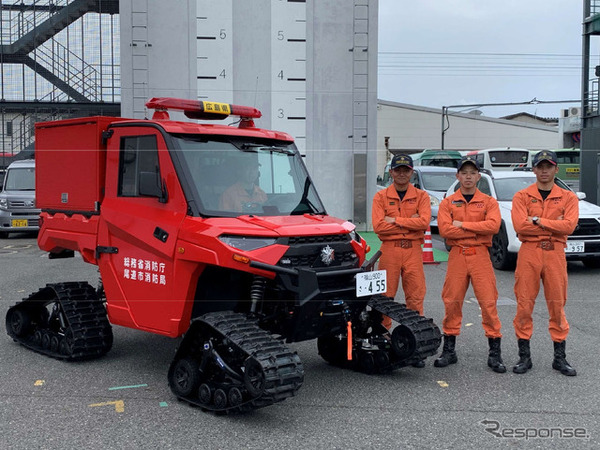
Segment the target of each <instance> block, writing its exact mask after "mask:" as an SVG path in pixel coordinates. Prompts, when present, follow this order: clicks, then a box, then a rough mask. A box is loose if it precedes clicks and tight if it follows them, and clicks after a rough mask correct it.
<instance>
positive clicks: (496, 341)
mask: <svg viewBox="0 0 600 450" xmlns="http://www.w3.org/2000/svg"><path fill="white" fill-rule="evenodd" d="M500 341H501V338H488V343H489V344H490V353H489V356H488V367H491V368H492V370H493V371H494V372H497V373H504V372H506V366H505V365H504V363H503V362H502V356H500Z"/></svg>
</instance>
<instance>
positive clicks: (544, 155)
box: [533, 150, 558, 167]
mask: <svg viewBox="0 0 600 450" xmlns="http://www.w3.org/2000/svg"><path fill="white" fill-rule="evenodd" d="M542 161H548V162H549V163H550V164H552V165H554V166H556V165H558V160H557V158H556V153H554V152H553V151H550V150H542V151H541V152H537V153H536V154H535V155H534V157H533V167H535V166H537V165H538V164H539V163H541V162H542Z"/></svg>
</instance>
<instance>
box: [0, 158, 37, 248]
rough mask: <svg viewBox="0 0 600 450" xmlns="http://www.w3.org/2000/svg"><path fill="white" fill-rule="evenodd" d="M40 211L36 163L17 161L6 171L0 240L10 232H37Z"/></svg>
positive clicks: (0, 198)
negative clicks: (36, 186)
mask: <svg viewBox="0 0 600 450" xmlns="http://www.w3.org/2000/svg"><path fill="white" fill-rule="evenodd" d="M39 224H40V210H39V209H36V207H35V161H34V160H32V159H28V160H23V161H15V162H13V163H12V164H11V165H10V166H8V168H7V169H6V174H5V175H4V186H3V187H2V191H1V192H0V238H7V237H8V233H9V232H16V231H37V230H39Z"/></svg>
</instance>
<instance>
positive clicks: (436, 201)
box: [429, 194, 440, 206]
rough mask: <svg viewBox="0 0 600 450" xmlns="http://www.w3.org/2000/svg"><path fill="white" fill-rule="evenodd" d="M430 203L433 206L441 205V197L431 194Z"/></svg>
mask: <svg viewBox="0 0 600 450" xmlns="http://www.w3.org/2000/svg"><path fill="white" fill-rule="evenodd" d="M429 203H430V204H431V206H440V199H439V198H437V197H436V196H435V195H431V194H429Z"/></svg>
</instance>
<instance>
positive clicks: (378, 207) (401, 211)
mask: <svg viewBox="0 0 600 450" xmlns="http://www.w3.org/2000/svg"><path fill="white" fill-rule="evenodd" d="M413 172H414V170H413V160H412V158H411V157H410V156H408V155H396V156H394V157H393V158H392V162H391V164H390V175H391V177H392V180H393V183H392V184H391V185H390V186H388V187H387V188H386V189H382V190H381V191H379V192H377V194H375V197H373V208H372V213H371V215H372V220H373V229H374V230H375V233H377V236H378V237H379V239H380V240H381V242H382V244H381V253H382V254H381V258H380V259H379V269H382V270H386V271H387V277H386V278H387V291H386V295H387V296H388V297H391V298H394V297H395V296H396V291H397V290H398V284H399V281H400V277H402V289H403V291H404V298H405V299H406V307H407V308H409V309H412V310H414V311H417V312H418V313H419V314H421V315H423V301H424V300H425V292H426V290H427V287H426V285H425V272H424V270H423V255H422V252H423V251H422V249H421V244H422V243H423V242H424V235H425V231H426V230H427V228H428V227H429V222H430V221H431V200H430V199H429V194H427V192H425V191H422V190H421V189H417V188H416V187H414V186H413V185H412V184H411V183H410V178H411V176H412V174H413ZM382 324H383V326H385V327H386V328H387V329H390V328H391V326H392V320H391V319H390V318H389V317H387V316H384V320H383V322H382ZM413 365H414V366H415V367H418V368H421V367H424V366H425V362H424V361H419V362H417V363H415V364H413Z"/></svg>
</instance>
